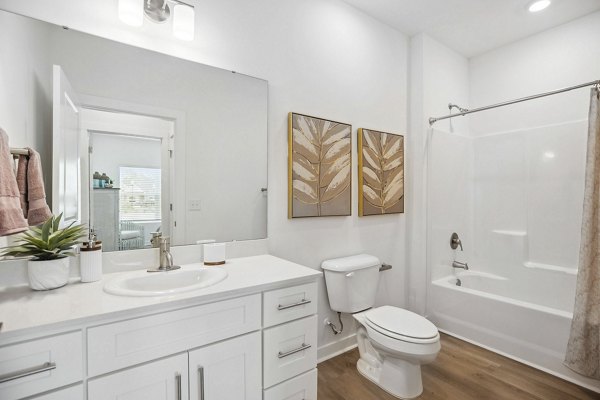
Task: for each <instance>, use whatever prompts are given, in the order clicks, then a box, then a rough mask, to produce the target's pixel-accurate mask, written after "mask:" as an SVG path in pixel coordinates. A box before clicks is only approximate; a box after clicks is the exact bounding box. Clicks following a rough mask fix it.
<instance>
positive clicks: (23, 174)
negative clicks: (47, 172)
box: [17, 155, 29, 218]
mask: <svg viewBox="0 0 600 400" xmlns="http://www.w3.org/2000/svg"><path fill="white" fill-rule="evenodd" d="M28 163H29V157H28V156H25V155H20V156H19V165H18V167H17V187H18V188H19V201H20V202H21V209H22V210H23V217H25V218H27V211H28V210H29V203H28V202H27V164H28Z"/></svg>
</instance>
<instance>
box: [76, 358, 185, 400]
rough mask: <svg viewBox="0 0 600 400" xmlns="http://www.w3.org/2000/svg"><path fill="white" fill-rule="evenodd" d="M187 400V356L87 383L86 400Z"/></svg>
mask: <svg viewBox="0 0 600 400" xmlns="http://www.w3.org/2000/svg"><path fill="white" fill-rule="evenodd" d="M187 399H188V366H187V353H184V354H180V355H178V356H173V357H169V358H165V359H163V360H159V361H154V362H151V363H149V364H146V365H142V366H139V367H134V368H129V369H126V370H124V371H121V372H117V373H114V374H111V375H107V376H104V377H102V378H97V379H93V380H91V381H89V382H88V400H187Z"/></svg>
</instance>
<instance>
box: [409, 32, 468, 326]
mask: <svg viewBox="0 0 600 400" xmlns="http://www.w3.org/2000/svg"><path fill="white" fill-rule="evenodd" d="M468 100H469V65H468V60H467V59H466V58H464V57H463V56H461V55H459V54H458V53H456V52H454V51H453V50H451V49H449V48H448V47H446V46H444V45H442V44H440V43H439V42H437V41H435V40H433V39H431V38H430V37H428V36H427V35H423V34H420V35H417V36H415V37H413V38H412V39H411V113H410V115H411V131H412V132H414V135H412V136H411V138H410V139H411V142H410V148H411V152H410V154H411V156H412V158H411V159H410V165H409V166H410V169H411V171H412V172H411V173H410V176H411V180H410V184H411V187H410V189H409V193H411V195H412V197H411V198H409V208H408V210H409V211H408V216H409V223H410V235H409V245H408V248H409V250H410V253H409V261H408V263H409V268H408V270H407V271H408V289H407V292H408V294H409V306H410V308H411V309H412V310H414V311H416V312H419V313H421V314H425V313H426V293H427V286H428V280H429V276H428V272H430V271H431V267H432V266H433V265H435V266H436V267H440V268H441V271H443V270H445V271H446V273H447V274H448V273H450V272H451V267H450V266H449V265H448V264H449V263H451V262H452V258H453V256H454V255H455V254H454V253H455V252H453V251H452V250H451V249H450V246H449V245H448V243H449V240H450V234H451V233H452V232H453V231H456V232H459V233H460V235H461V239H462V240H463V241H464V243H465V246H466V247H467V249H468V248H469V246H470V231H471V224H470V218H469V199H470V190H471V188H470V186H469V185H468V184H467V183H468V180H469V179H468V178H469V173H468V172H469V171H468V169H465V167H466V166H468V165H469V163H470V157H472V152H471V150H470V144H469V141H470V140H469V139H468V138H466V135H468V134H469V129H468V123H467V121H466V120H464V119H455V120H453V121H451V122H450V121H447V120H446V121H440V122H438V123H436V125H435V129H434V130H432V129H431V128H430V126H429V123H428V119H429V117H432V116H442V115H446V114H448V103H449V102H452V103H457V104H460V105H461V106H463V107H466V106H468ZM430 151H432V152H433V156H432V155H431V154H430V153H429V152H430ZM428 157H429V159H428ZM457 161H460V162H459V163H457ZM428 168H429V170H428ZM431 170H433V171H434V173H436V171H437V175H434V176H431V173H432V171H431ZM428 177H429V178H431V182H430V184H428V183H427V179H428ZM427 186H429V189H430V191H431V193H428V192H427V190H428V187H427ZM428 196H429V197H430V199H431V201H432V202H433V203H432V204H430V207H429V208H430V209H432V210H433V213H431V212H430V210H428V208H427V201H426V199H427V197H428ZM428 224H429V225H430V229H429V233H431V232H434V231H435V235H433V236H430V237H429V242H430V244H432V245H434V246H433V247H432V250H433V253H431V254H428V249H427V239H428V238H427V233H428V229H427V225H428ZM428 256H430V257H429V258H428ZM457 257H459V258H461V257H463V255H462V254H457ZM461 261H462V259H461ZM428 265H429V267H430V268H427V266H428ZM440 273H443V272H440Z"/></svg>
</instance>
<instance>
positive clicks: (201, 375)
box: [198, 367, 204, 400]
mask: <svg viewBox="0 0 600 400" xmlns="http://www.w3.org/2000/svg"><path fill="white" fill-rule="evenodd" d="M198 380H199V381H200V382H199V385H198V392H199V393H198V395H199V400H204V367H198Z"/></svg>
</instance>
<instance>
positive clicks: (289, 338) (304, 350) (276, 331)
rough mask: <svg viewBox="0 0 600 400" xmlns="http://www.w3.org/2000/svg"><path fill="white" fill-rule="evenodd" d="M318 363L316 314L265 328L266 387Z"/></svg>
mask: <svg viewBox="0 0 600 400" xmlns="http://www.w3.org/2000/svg"><path fill="white" fill-rule="evenodd" d="M316 366H317V316H316V315H313V316H312V317H308V318H304V319H300V320H297V321H293V322H289V323H287V324H284V325H279V326H276V327H274V328H269V329H266V330H264V331H263V372H264V375H263V379H264V385H263V386H264V387H265V388H268V387H271V386H273V385H276V384H277V383H279V382H282V381H284V380H286V379H289V378H292V377H294V376H296V375H299V374H301V373H303V372H306V371H308V370H311V369H313V368H315V367H316Z"/></svg>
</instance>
